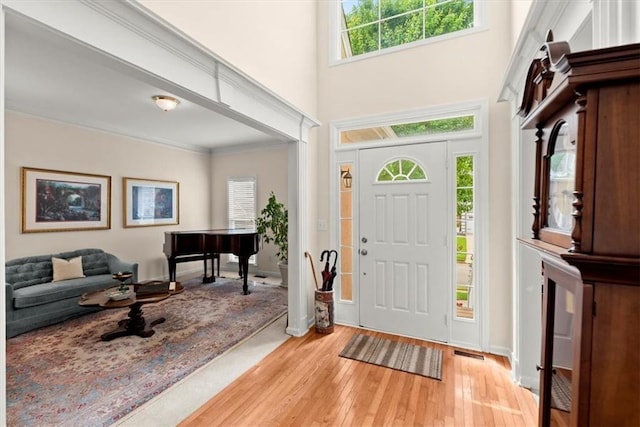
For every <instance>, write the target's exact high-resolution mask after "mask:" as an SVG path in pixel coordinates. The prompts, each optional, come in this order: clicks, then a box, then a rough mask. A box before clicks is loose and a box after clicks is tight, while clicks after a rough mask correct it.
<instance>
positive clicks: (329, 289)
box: [327, 250, 338, 291]
mask: <svg viewBox="0 0 640 427" xmlns="http://www.w3.org/2000/svg"><path fill="white" fill-rule="evenodd" d="M331 254H335V255H336V258H335V259H334V260H333V266H332V267H331V277H330V278H329V284H328V286H327V290H328V291H332V290H333V279H335V278H336V274H338V273H337V272H336V262H338V251H336V250H331V251H330V252H329V258H331Z"/></svg>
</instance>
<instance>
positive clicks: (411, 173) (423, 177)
mask: <svg viewBox="0 0 640 427" xmlns="http://www.w3.org/2000/svg"><path fill="white" fill-rule="evenodd" d="M394 181H423V182H428V181H429V178H428V176H427V173H426V172H425V170H424V168H423V167H422V166H421V165H420V164H419V163H418V162H416V161H415V160H412V159H407V158H401V159H394V160H392V161H390V162H388V163H387V164H385V165H384V166H383V167H382V168H381V169H380V171H379V172H378V176H377V178H376V183H388V182H394Z"/></svg>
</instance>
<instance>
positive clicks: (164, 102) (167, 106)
mask: <svg viewBox="0 0 640 427" xmlns="http://www.w3.org/2000/svg"><path fill="white" fill-rule="evenodd" d="M153 100H154V101H155V102H156V105H157V106H158V107H160V109H162V110H164V111H171V110H173V109H174V108H176V107H177V106H178V104H180V101H178V100H177V99H176V98H174V97H172V96H166V95H156V96H154V97H153Z"/></svg>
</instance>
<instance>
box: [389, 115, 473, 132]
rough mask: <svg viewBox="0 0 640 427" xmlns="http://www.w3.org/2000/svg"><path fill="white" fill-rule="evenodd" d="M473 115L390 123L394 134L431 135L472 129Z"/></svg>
mask: <svg viewBox="0 0 640 427" xmlns="http://www.w3.org/2000/svg"><path fill="white" fill-rule="evenodd" d="M473 126H474V117H473V116H472V115H471V116H463V117H448V118H446V119H436V120H429V121H426V122H416V123H404V124H400V125H392V126H391V129H393V131H394V132H395V134H396V136H398V137H403V136H413V135H431V134H436V133H448V132H459V131H464V130H473Z"/></svg>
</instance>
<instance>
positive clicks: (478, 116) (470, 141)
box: [329, 99, 490, 350]
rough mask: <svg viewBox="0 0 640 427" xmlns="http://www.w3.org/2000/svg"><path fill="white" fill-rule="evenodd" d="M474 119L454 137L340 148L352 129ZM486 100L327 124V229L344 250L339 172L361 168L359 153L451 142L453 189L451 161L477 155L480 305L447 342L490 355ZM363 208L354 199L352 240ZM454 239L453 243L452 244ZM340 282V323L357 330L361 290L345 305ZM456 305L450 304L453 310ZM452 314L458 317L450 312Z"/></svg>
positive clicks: (457, 322) (453, 325)
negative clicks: (462, 117)
mask: <svg viewBox="0 0 640 427" xmlns="http://www.w3.org/2000/svg"><path fill="white" fill-rule="evenodd" d="M471 114H472V115H474V122H475V126H474V129H473V130H469V131H462V132H453V133H450V134H445V133H440V134H434V135H421V136H411V137H404V138H393V139H384V140H378V141H364V142H359V143H348V144H340V132H342V131H345V130H351V129H363V128H367V127H374V126H385V125H389V124H394V123H403V122H404V123H407V122H412V121H421V120H422V121H427V120H432V119H438V118H446V117H453V116H460V115H471ZM488 129H489V118H488V101H487V100H486V99H484V100H474V101H468V102H464V103H458V104H448V105H440V106H431V107H425V108H420V109H411V110H403V111H399V112H395V113H391V114H380V115H372V116H364V117H356V118H351V119H344V120H334V121H331V122H330V123H329V133H330V142H331V153H330V156H331V158H330V174H329V177H330V179H329V202H330V203H329V221H330V222H329V229H330V230H332V231H331V233H330V236H329V240H330V246H331V247H340V235H339V233H340V219H339V218H340V216H339V214H340V212H339V209H340V205H339V198H340V194H339V184H340V181H339V180H340V170H341V167H344V165H345V164H352V165H354V167H355V168H358V157H359V156H358V152H359V150H361V149H365V148H372V147H388V146H398V145H412V144H418V143H428V142H435V141H443V140H446V141H448V152H447V158H448V160H447V164H448V165H447V166H448V179H449V180H450V181H449V184H450V185H449V188H455V186H454V185H453V184H454V180H455V174H454V173H453V172H452V170H454V169H452V167H454V166H455V165H453V166H452V161H453V159H455V156H457V155H468V154H472V155H474V156H476V168H477V174H476V195H477V196H476V197H477V200H478V203H477V212H476V213H475V215H476V230H477V231H476V232H477V237H478V242H477V253H478V254H479V255H478V256H477V258H476V259H475V262H474V267H475V268H477V272H476V276H475V277H476V279H477V280H478V284H479V286H478V287H477V298H478V299H477V303H478V311H477V315H476V317H475V319H474V320H472V321H469V320H464V319H459V318H455V316H450V321H449V322H448V326H449V343H450V344H451V345H456V346H460V347H464V348H470V349H476V350H487V349H489V341H488V337H489V333H488V325H489V313H490V301H489V299H488V293H489V289H488V288H489V282H488V266H489V256H488V245H487V240H488V224H489V218H488V212H489V209H488V204H489V197H488V194H489V191H488V184H489V170H488V166H489V158H488V155H489V152H488V151H489V150H488V145H489V144H488ZM352 190H353V194H354V199H355V198H356V197H357V195H358V194H359V183H358V182H357V181H355V180H354V182H353V183H352ZM449 197H450V200H449V201H448V203H449V204H450V205H451V206H453V204H454V203H455V200H454V199H453V197H452V196H451V194H450V195H449ZM358 209H359V206H358V203H357V202H356V200H354V203H353V218H354V224H353V230H354V232H353V235H354V239H355V238H357V232H356V230H358V225H359V224H358V223H357V218H358V217H359V214H360V212H359V210H358ZM449 220H450V224H449V229H450V230H453V229H454V226H455V218H453V217H451V218H450V219H449ZM449 240H451V239H449ZM353 245H354V255H353V257H354V258H353V262H352V266H353V277H354V278H355V277H359V274H360V272H359V271H358V262H357V249H356V248H357V242H356V241H355V240H354V241H353ZM448 249H449V252H450V254H451V256H450V257H449V258H450V263H451V264H453V259H454V252H455V247H454V245H452V244H450V246H449V248H448ZM450 272H451V282H452V281H453V274H454V273H455V272H454V269H453V265H451V268H450ZM337 279H338V281H337V283H336V284H335V287H334V288H335V289H336V313H335V316H336V317H335V318H336V323H339V324H344V325H350V326H359V325H360V319H359V301H360V295H359V285H358V284H357V283H356V281H355V280H354V283H353V287H352V299H351V300H346V301H345V300H343V299H342V297H341V292H340V286H341V283H340V281H339V277H338V278H337ZM451 304H453V302H451V301H450V305H451ZM451 313H452V314H453V313H454V312H453V311H451Z"/></svg>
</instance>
